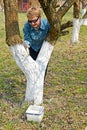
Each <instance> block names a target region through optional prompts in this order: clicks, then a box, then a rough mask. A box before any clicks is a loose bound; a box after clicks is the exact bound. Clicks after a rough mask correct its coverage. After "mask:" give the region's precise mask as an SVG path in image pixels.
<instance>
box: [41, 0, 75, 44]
mask: <svg viewBox="0 0 87 130" xmlns="http://www.w3.org/2000/svg"><path fill="white" fill-rule="evenodd" d="M74 1H75V0H66V1H65V2H64V4H63V5H62V6H61V7H60V8H59V9H58V10H57V8H56V4H57V0H54V1H51V0H47V1H46V0H39V2H40V4H41V6H42V8H43V11H44V12H45V14H46V16H47V19H48V21H49V23H50V25H51V30H50V40H51V41H52V43H53V44H55V42H56V40H57V38H58V37H59V36H60V33H61V22H62V18H63V16H64V15H65V14H66V12H67V11H68V10H69V9H70V7H71V6H72V5H73V3H74Z"/></svg>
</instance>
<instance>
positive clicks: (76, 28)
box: [71, 18, 80, 43]
mask: <svg viewBox="0 0 87 130" xmlns="http://www.w3.org/2000/svg"><path fill="white" fill-rule="evenodd" d="M79 31H80V22H79V19H76V18H74V19H73V32H72V39H71V43H75V42H79V40H78V39H79Z"/></svg>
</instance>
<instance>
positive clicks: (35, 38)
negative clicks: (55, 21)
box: [23, 18, 50, 52]
mask: <svg viewBox="0 0 87 130" xmlns="http://www.w3.org/2000/svg"><path fill="white" fill-rule="evenodd" d="M49 29H50V25H49V22H48V21H47V19H43V18H41V24H40V28H39V29H38V30H36V29H35V28H33V27H32V26H31V25H30V24H29V22H28V21H27V22H26V23H25V24H24V28H23V33H24V40H26V41H28V42H29V43H30V46H31V47H32V48H33V49H34V50H35V51H36V52H37V51H38V50H39V49H40V48H41V46H42V43H43V41H44V40H45V38H46V36H47V34H48V32H49Z"/></svg>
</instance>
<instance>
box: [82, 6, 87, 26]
mask: <svg viewBox="0 0 87 130" xmlns="http://www.w3.org/2000/svg"><path fill="white" fill-rule="evenodd" d="M86 11H87V7H85V8H84V9H82V17H83V16H84V15H85V13H86ZM81 25H87V18H84V19H83V18H82V19H81V20H80V26H81Z"/></svg>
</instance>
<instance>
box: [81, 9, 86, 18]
mask: <svg viewBox="0 0 87 130" xmlns="http://www.w3.org/2000/svg"><path fill="white" fill-rule="evenodd" d="M86 10H87V9H86V7H85V8H84V9H82V17H83V16H84V15H85V13H86Z"/></svg>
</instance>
